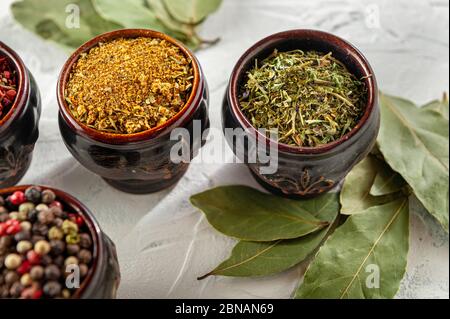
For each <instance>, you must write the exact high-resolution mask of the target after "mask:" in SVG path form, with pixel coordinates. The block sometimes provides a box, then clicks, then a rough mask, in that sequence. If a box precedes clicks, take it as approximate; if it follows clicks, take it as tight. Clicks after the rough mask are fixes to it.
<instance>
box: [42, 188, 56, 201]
mask: <svg viewBox="0 0 450 319" xmlns="http://www.w3.org/2000/svg"><path fill="white" fill-rule="evenodd" d="M41 196H42V197H41V200H42V202H43V203H44V204H47V205H48V204H51V203H52V202H54V201H55V199H56V195H55V193H54V192H52V191H51V190H49V189H46V190H44V191H43V192H42V193H41Z"/></svg>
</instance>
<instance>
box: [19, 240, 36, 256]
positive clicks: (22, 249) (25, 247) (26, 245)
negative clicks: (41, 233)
mask: <svg viewBox="0 0 450 319" xmlns="http://www.w3.org/2000/svg"><path fill="white" fill-rule="evenodd" d="M32 248H33V244H32V243H31V242H29V241H28V240H22V241H19V242H18V243H17V246H16V250H17V252H18V253H20V254H25V253H26V252H27V251H29V250H31V249H32Z"/></svg>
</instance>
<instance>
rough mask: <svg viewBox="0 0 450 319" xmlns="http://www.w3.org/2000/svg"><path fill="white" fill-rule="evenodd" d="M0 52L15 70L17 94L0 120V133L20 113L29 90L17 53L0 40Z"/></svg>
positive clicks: (24, 68) (22, 65) (23, 67)
mask: <svg viewBox="0 0 450 319" xmlns="http://www.w3.org/2000/svg"><path fill="white" fill-rule="evenodd" d="M0 54H1V55H4V56H6V58H7V59H8V60H9V61H10V62H11V64H12V66H13V67H14V69H15V70H16V72H17V79H18V83H17V94H16V98H15V100H14V103H13V105H12V106H11V108H10V110H9V111H8V113H6V115H5V116H3V118H2V119H1V120H0V133H2V132H3V131H4V130H6V129H7V128H8V127H9V126H10V125H11V123H13V122H14V120H15V119H16V118H17V117H18V116H19V115H20V114H21V113H22V110H23V109H24V108H25V105H26V102H27V99H28V95H29V90H30V85H29V83H30V80H29V77H28V72H27V69H26V67H25V64H24V63H23V61H22V59H21V58H20V57H19V55H18V54H17V53H16V52H15V51H14V50H13V49H11V48H10V47H9V46H7V45H6V44H5V43H3V42H2V41H0Z"/></svg>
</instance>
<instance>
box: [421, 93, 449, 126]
mask: <svg viewBox="0 0 450 319" xmlns="http://www.w3.org/2000/svg"><path fill="white" fill-rule="evenodd" d="M448 108H449V106H448V99H447V96H446V95H444V98H443V99H442V100H435V101H432V102H430V103H428V104H426V105H424V106H422V109H424V110H432V111H434V112H438V113H439V114H442V116H443V117H445V118H446V119H447V120H448Z"/></svg>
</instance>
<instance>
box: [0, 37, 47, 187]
mask: <svg viewBox="0 0 450 319" xmlns="http://www.w3.org/2000/svg"><path fill="white" fill-rule="evenodd" d="M0 53H1V54H2V55H4V56H6V57H7V58H8V59H9V61H10V62H11V66H12V67H14V68H15V70H16V72H17V75H18V87H17V95H16V99H15V101H14V104H13V105H12V106H11V108H10V110H9V112H8V113H7V114H6V115H5V116H4V117H3V118H2V119H0V188H2V187H9V186H13V185H15V184H16V183H18V182H19V181H20V179H21V178H22V177H23V176H24V175H25V173H26V172H27V170H28V168H29V166H30V164H31V159H32V156H33V149H34V144H35V143H36V141H37V139H38V136H39V127H38V126H39V117H40V115H41V97H40V93H39V89H38V87H37V85H36V81H35V80H34V78H33V75H32V74H31V73H30V72H29V71H28V70H27V68H26V67H25V65H24V63H23V62H22V60H21V59H20V57H19V56H18V55H17V54H16V53H15V52H14V51H13V50H12V49H10V48H9V47H7V46H6V45H5V44H4V43H3V42H1V41H0Z"/></svg>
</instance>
